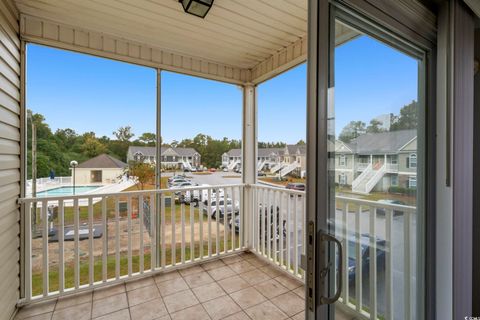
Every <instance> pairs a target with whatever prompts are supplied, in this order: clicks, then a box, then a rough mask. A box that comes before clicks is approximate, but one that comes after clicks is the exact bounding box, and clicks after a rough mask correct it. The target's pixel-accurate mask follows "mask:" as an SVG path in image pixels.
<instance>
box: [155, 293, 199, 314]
mask: <svg viewBox="0 0 480 320" xmlns="http://www.w3.org/2000/svg"><path fill="white" fill-rule="evenodd" d="M163 302H165V306H166V307H167V310H168V312H170V313H174V312H177V311H180V310H183V309H185V308H188V307H191V306H194V305H196V304H198V303H199V301H198V299H197V298H196V297H195V295H194V294H193V292H192V291H191V290H190V289H188V290H184V291H181V292H177V293H174V294H171V295H169V296H166V297H165V298H163Z"/></svg>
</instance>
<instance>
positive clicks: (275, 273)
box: [259, 266, 283, 278]
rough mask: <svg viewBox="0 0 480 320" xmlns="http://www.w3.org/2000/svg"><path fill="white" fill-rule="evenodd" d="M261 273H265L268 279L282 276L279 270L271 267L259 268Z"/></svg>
mask: <svg viewBox="0 0 480 320" xmlns="http://www.w3.org/2000/svg"><path fill="white" fill-rule="evenodd" d="M259 269H260V270H261V271H263V272H265V273H266V274H268V275H269V276H270V277H272V278H275V277H278V276H280V275H282V274H283V271H282V270H279V269H278V268H275V267H272V266H263V267H261V268H259Z"/></svg>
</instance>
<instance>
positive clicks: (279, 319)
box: [245, 301, 288, 320]
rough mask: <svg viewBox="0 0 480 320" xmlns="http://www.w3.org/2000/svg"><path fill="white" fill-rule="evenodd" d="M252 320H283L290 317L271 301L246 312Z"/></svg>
mask: <svg viewBox="0 0 480 320" xmlns="http://www.w3.org/2000/svg"><path fill="white" fill-rule="evenodd" d="M245 312H246V313H247V314H248V316H249V317H250V318H251V319H252V320H283V319H286V318H288V316H287V315H286V314H285V313H284V312H283V311H282V310H280V309H278V308H277V306H275V305H274V304H273V303H271V302H270V301H265V302H264V303H261V304H257V305H256V306H253V307H251V308H248V309H247V310H245Z"/></svg>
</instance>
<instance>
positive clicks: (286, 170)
mask: <svg viewBox="0 0 480 320" xmlns="http://www.w3.org/2000/svg"><path fill="white" fill-rule="evenodd" d="M297 168H300V164H299V163H298V162H293V163H290V164H289V165H287V166H286V167H283V168H282V170H280V177H284V176H286V175H287V174H289V173H290V172H292V171H293V170H295V169H297Z"/></svg>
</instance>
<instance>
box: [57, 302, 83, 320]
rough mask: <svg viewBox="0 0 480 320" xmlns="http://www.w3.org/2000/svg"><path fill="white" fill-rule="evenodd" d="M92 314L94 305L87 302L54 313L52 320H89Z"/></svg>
mask: <svg viewBox="0 0 480 320" xmlns="http://www.w3.org/2000/svg"><path fill="white" fill-rule="evenodd" d="M91 314H92V303H91V302H87V303H83V304H79V305H76V306H71V307H68V308H65V309H61V310H55V311H54V312H53V317H52V320H72V319H75V320H89V319H91Z"/></svg>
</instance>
